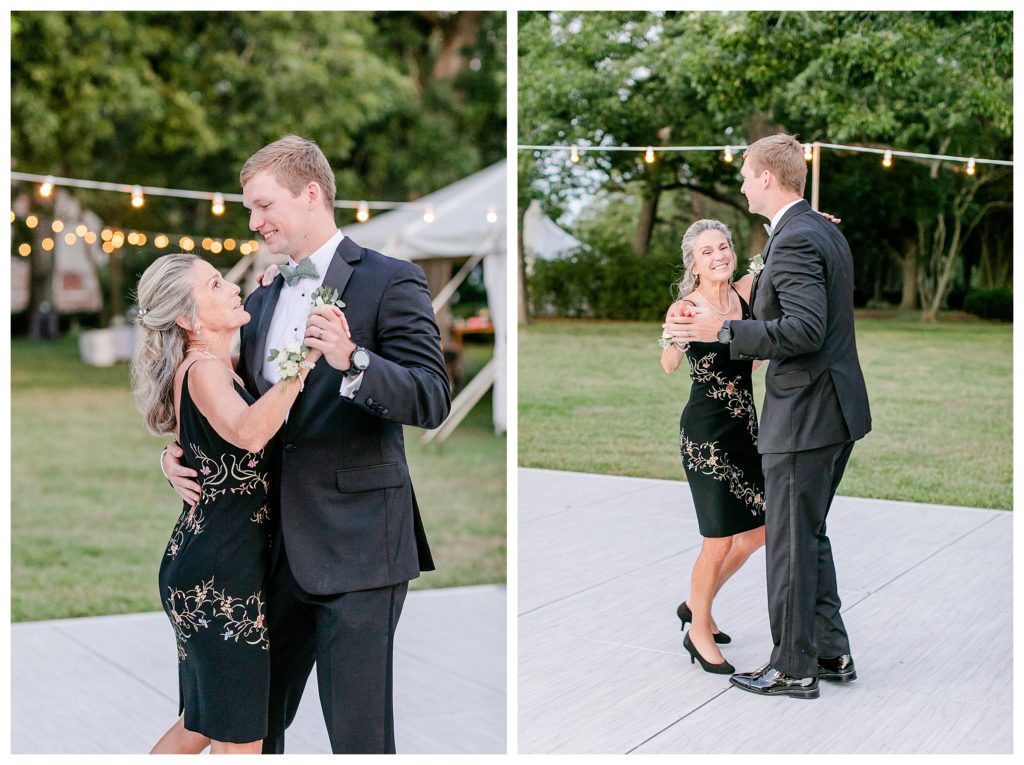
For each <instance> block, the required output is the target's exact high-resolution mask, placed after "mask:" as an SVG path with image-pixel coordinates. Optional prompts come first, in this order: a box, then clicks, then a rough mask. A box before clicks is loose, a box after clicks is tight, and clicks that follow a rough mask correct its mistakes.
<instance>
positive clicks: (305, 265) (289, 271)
mask: <svg viewBox="0 0 1024 765" xmlns="http://www.w3.org/2000/svg"><path fill="white" fill-rule="evenodd" d="M278 270H279V271H280V272H281V276H283V277H284V280H285V283H286V284H287V285H288V286H289V287H291V286H292V285H293V284H295V282H297V281H299V279H319V278H320V272H319V271H318V270H317V268H316V263H314V262H313V261H312V260H310V259H309V258H303V259H302V260H300V261H299V263H298V265H296V266H281V268H280V269H278Z"/></svg>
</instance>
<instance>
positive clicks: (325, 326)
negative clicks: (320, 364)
mask: <svg viewBox="0 0 1024 765" xmlns="http://www.w3.org/2000/svg"><path fill="white" fill-rule="evenodd" d="M302 342H303V343H305V345H306V346H307V347H308V348H315V349H316V350H318V351H320V352H321V353H323V355H324V358H325V359H327V363H328V364H330V365H331V366H332V367H334V368H335V369H338V370H340V371H342V372H344V371H345V370H346V369H348V368H349V364H350V361H351V357H352V351H354V350H355V349H356V344H355V343H353V342H352V333H351V332H350V331H349V328H348V320H347V319H346V318H345V314H344V313H342V311H341V309H340V308H338V306H336V305H318V306H317V307H316V308H314V309H313V311H312V312H311V313H310V314H309V320H308V321H307V322H306V336H305V337H304V338H303V340H302Z"/></svg>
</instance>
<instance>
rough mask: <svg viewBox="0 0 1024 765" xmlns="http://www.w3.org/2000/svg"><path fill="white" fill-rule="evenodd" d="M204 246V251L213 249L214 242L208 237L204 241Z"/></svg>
mask: <svg viewBox="0 0 1024 765" xmlns="http://www.w3.org/2000/svg"><path fill="white" fill-rule="evenodd" d="M202 245H203V249H204V250H208V249H210V248H211V247H213V240H212V239H211V238H210V237H206V238H205V239H203V242H202Z"/></svg>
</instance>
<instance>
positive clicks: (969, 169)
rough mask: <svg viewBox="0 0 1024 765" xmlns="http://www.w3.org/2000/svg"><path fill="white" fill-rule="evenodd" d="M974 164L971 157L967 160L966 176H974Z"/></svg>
mask: <svg viewBox="0 0 1024 765" xmlns="http://www.w3.org/2000/svg"><path fill="white" fill-rule="evenodd" d="M974 162H975V160H974V157H971V158H970V159H969V160H967V174H968V175H974Z"/></svg>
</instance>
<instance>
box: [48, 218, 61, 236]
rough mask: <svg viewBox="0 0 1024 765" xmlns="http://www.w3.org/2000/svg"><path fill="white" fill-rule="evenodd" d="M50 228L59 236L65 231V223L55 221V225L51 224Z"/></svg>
mask: <svg viewBox="0 0 1024 765" xmlns="http://www.w3.org/2000/svg"><path fill="white" fill-rule="evenodd" d="M50 228H51V229H53V233H55V234H59V233H60V232H61V231H63V230H64V221H62V220H55V221H54V222H53V223H51V224H50Z"/></svg>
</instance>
